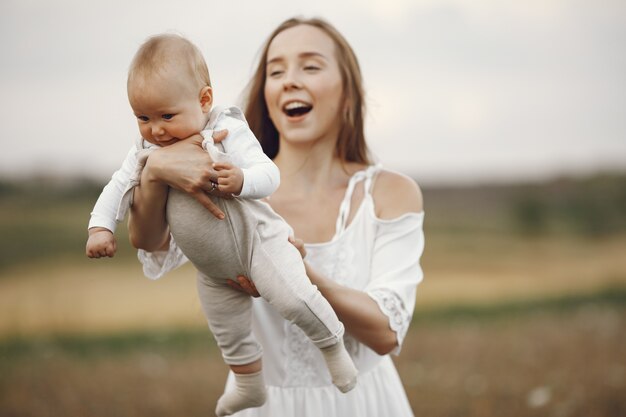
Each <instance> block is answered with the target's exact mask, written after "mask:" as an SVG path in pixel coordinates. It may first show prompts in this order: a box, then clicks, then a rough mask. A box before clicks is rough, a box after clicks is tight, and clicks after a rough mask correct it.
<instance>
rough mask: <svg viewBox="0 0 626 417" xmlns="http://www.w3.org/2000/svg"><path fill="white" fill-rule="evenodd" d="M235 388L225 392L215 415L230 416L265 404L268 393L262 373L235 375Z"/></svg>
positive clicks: (220, 416)
mask: <svg viewBox="0 0 626 417" xmlns="http://www.w3.org/2000/svg"><path fill="white" fill-rule="evenodd" d="M234 375H235V388H234V389H233V390H231V391H229V392H225V393H224V394H223V395H222V396H221V397H220V399H219V400H218V401H217V407H216V408H215V414H217V416H218V417H223V416H229V415H231V414H234V413H236V412H237V411H240V410H243V409H245V408H251V407H260V406H262V405H263V404H265V398H266V395H267V394H266V392H265V383H264V382H263V373H262V371H259V372H256V373H254V374H234Z"/></svg>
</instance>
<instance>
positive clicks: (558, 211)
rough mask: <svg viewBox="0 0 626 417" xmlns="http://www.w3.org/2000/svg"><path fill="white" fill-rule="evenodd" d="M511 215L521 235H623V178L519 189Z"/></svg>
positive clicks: (625, 179) (567, 180)
mask: <svg viewBox="0 0 626 417" xmlns="http://www.w3.org/2000/svg"><path fill="white" fill-rule="evenodd" d="M519 194H520V195H519V197H518V199H517V200H516V201H515V203H514V204H513V205H512V215H513V218H514V219H515V222H516V225H517V227H518V228H519V230H520V231H521V232H523V233H526V234H530V235H537V234H546V233H575V234H580V235H583V236H588V237H593V236H607V235H612V234H617V233H623V232H624V231H626V177H625V176H617V175H596V176H592V177H588V178H584V179H571V178H563V179H559V180H555V181H552V182H550V183H548V184H544V185H543V186H541V187H521V188H520V190H519Z"/></svg>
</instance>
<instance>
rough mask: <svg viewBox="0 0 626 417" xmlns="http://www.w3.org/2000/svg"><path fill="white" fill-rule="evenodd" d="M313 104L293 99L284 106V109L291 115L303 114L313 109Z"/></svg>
mask: <svg viewBox="0 0 626 417" xmlns="http://www.w3.org/2000/svg"><path fill="white" fill-rule="evenodd" d="M312 108H313V106H311V105H310V104H307V103H303V102H301V101H292V102H291V103H287V104H286V105H285V107H284V108H283V111H284V112H285V113H286V114H287V116H289V117H294V116H301V115H303V114H306V113H308V112H310V111H311V109H312Z"/></svg>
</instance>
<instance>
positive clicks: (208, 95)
mask: <svg viewBox="0 0 626 417" xmlns="http://www.w3.org/2000/svg"><path fill="white" fill-rule="evenodd" d="M212 104H213V90H212V89H211V87H209V86H208V85H205V86H204V87H202V90H200V105H201V106H202V111H203V112H205V113H208V112H210V111H211V105H212Z"/></svg>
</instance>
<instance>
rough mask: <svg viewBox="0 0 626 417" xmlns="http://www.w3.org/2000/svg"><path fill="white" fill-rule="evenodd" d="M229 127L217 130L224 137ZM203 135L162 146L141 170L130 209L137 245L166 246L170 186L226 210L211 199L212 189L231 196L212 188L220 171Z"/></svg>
mask: <svg viewBox="0 0 626 417" xmlns="http://www.w3.org/2000/svg"><path fill="white" fill-rule="evenodd" d="M227 134H228V132H227V131H221V132H216V133H215V136H214V139H215V141H216V142H217V141H220V140H222V139H224V137H226V135H227ZM202 140H203V138H202V136H200V135H196V136H193V137H191V138H189V139H185V140H183V141H181V142H178V143H176V144H174V145H171V146H168V147H165V148H160V149H158V150H156V151H154V152H152V154H151V155H150V157H149V158H148V161H147V162H146V166H145V167H144V169H143V172H142V174H141V183H140V184H139V185H138V186H137V187H135V191H134V197H133V205H132V207H131V210H130V219H129V223H128V230H129V235H130V241H131V243H132V245H133V246H135V247H136V248H140V249H144V250H146V251H154V250H161V249H166V248H167V245H168V242H169V228H168V226H167V222H166V220H165V205H166V203H167V194H168V186H170V187H174V188H177V189H179V190H181V191H184V192H186V193H188V194H190V195H191V196H192V197H194V198H195V199H196V200H198V201H199V202H200V203H201V204H202V205H203V206H204V207H206V208H207V210H209V211H210V212H211V213H213V215H214V216H215V217H217V218H221V219H223V218H224V213H222V211H221V210H220V209H219V208H218V207H217V206H216V205H215V204H214V203H213V202H212V201H211V199H210V198H209V196H208V193H211V195H214V196H219V197H229V195H224V194H221V193H219V192H218V191H211V190H212V186H211V182H215V180H216V179H217V175H216V172H215V170H214V169H213V168H212V161H211V158H210V156H209V154H208V153H207V152H206V151H205V150H204V149H202Z"/></svg>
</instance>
